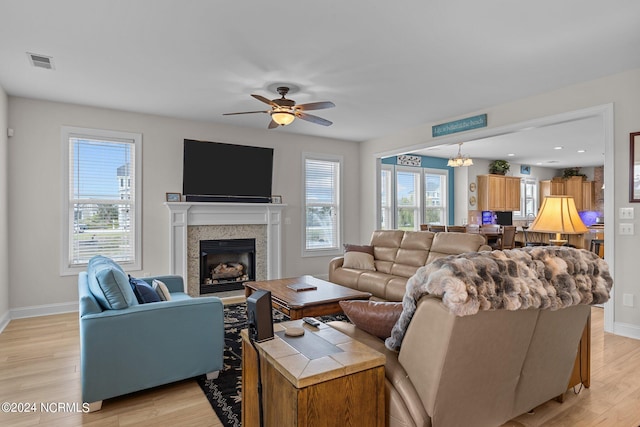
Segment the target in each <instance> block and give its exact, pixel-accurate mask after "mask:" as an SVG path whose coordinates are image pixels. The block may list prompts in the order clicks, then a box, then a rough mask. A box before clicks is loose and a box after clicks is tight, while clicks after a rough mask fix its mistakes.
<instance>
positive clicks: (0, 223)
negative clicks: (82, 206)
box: [0, 86, 9, 331]
mask: <svg viewBox="0 0 640 427" xmlns="http://www.w3.org/2000/svg"><path fill="white" fill-rule="evenodd" d="M8 110H9V108H8V99H7V94H6V93H5V92H4V89H3V88H2V87H1V86H0V331H2V329H4V327H5V326H6V324H7V323H8V321H9V260H8V257H9V239H8V238H7V234H8V231H9V230H8V224H7V218H8V209H7V177H8V175H7V145H8V138H7V127H8V126H7V121H8V114H9V111H8Z"/></svg>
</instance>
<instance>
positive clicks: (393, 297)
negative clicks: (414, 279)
mask: <svg viewBox="0 0 640 427" xmlns="http://www.w3.org/2000/svg"><path fill="white" fill-rule="evenodd" d="M370 245H371V246H373V257H374V264H375V271H372V270H359V269H354V268H344V267H343V263H344V257H336V258H334V259H332V260H331V262H330V263H329V281H330V282H332V283H337V284H339V285H342V286H347V287H349V288H352V289H358V290H361V291H365V292H371V294H372V295H373V296H372V299H375V300H386V301H402V296H403V295H404V291H405V287H406V284H407V280H408V279H409V277H411V276H413V275H414V274H415V272H416V270H417V269H418V268H420V267H422V266H424V265H427V264H429V263H431V262H433V261H434V260H436V259H438V258H442V257H444V256H447V255H457V254H461V253H465V252H477V251H490V250H491V247H490V246H487V245H486V244H485V239H484V237H483V236H481V235H479V234H473V233H451V232H449V233H432V232H430V231H403V230H376V231H374V232H373V235H372V236H371V243H370Z"/></svg>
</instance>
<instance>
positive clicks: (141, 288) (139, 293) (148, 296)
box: [129, 276, 162, 304]
mask: <svg viewBox="0 0 640 427" xmlns="http://www.w3.org/2000/svg"><path fill="white" fill-rule="evenodd" d="M129 283H130V284H131V288H132V289H133V293H134V294H135V296H136V298H137V300H138V302H139V303H140V304H146V303H148V302H160V301H162V300H161V299H160V296H158V293H157V292H156V291H154V290H153V288H152V287H151V285H149V284H148V283H147V282H145V281H144V280H141V279H136V278H135V277H131V276H129Z"/></svg>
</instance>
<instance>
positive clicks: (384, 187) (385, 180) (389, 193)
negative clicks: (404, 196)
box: [380, 165, 393, 230]
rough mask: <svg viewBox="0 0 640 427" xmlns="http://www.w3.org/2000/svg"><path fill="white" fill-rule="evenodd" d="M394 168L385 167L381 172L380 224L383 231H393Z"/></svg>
mask: <svg viewBox="0 0 640 427" xmlns="http://www.w3.org/2000/svg"><path fill="white" fill-rule="evenodd" d="M392 179H393V167H391V166H389V165H383V166H382V169H381V170H380V187H381V194H380V209H381V212H380V223H381V227H380V228H381V229H383V230H391V229H393V186H392V183H393V180H392Z"/></svg>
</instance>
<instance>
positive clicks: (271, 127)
mask: <svg viewBox="0 0 640 427" xmlns="http://www.w3.org/2000/svg"><path fill="white" fill-rule="evenodd" d="M278 126H280V125H279V124H277V123H276V122H275V121H273V120H271V121H270V122H269V126H267V128H269V129H275V128H277V127H278Z"/></svg>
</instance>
